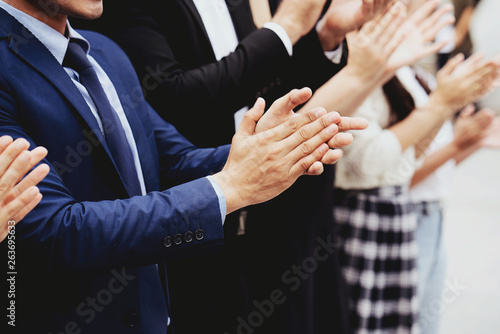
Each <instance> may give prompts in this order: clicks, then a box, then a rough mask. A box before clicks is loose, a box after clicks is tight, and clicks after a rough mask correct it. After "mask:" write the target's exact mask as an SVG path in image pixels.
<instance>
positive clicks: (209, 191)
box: [0, 76, 227, 272]
mask: <svg viewBox="0 0 500 334" xmlns="http://www.w3.org/2000/svg"><path fill="white" fill-rule="evenodd" d="M15 101H16V100H15V94H13V93H12V92H10V91H9V88H8V85H7V84H6V82H5V81H4V80H3V79H2V77H1V76H0V133H1V134H2V135H10V136H12V137H13V138H19V137H23V138H26V139H27V140H28V141H29V142H30V144H31V148H34V147H35V146H37V143H35V142H34V141H33V140H32V138H31V137H30V136H29V134H28V133H27V132H26V131H25V129H24V128H23V127H22V126H21V125H20V123H19V122H18V121H17V116H16V115H17V106H16V102H15ZM174 130H175V129H173V127H171V128H169V127H166V126H162V125H157V130H156V131H157V132H158V139H157V141H158V142H159V143H160V144H161V143H163V145H164V146H165V145H167V143H166V141H167V140H166V138H163V137H162V136H167V135H168V136H170V137H171V140H172V141H171V142H170V144H168V145H170V146H169V147H168V149H169V150H170V151H175V152H174V153H176V152H177V153H179V154H171V155H170V156H176V155H183V154H184V153H186V154H188V155H191V157H194V156H195V155H196V154H201V155H202V159H200V160H199V161H201V162H203V161H204V158H203V156H205V159H206V160H208V159H209V156H211V155H212V156H213V155H217V156H218V157H220V158H221V159H222V157H223V156H225V155H227V148H221V149H219V150H215V151H214V150H212V151H211V150H192V148H191V146H192V145H191V144H190V143H189V144H186V143H188V142H187V141H186V140H185V139H184V138H183V137H182V136H180V135H179V134H176V132H175V131H174ZM172 137H173V138H172ZM160 149H163V150H165V149H166V147H160V148H159V150H160ZM183 151H186V152H183ZM197 151H198V153H196V152H197ZM49 154H50V149H49ZM162 156H163V158H162ZM165 158H166V154H160V159H165ZM219 160H220V159H219ZM43 162H45V163H47V164H49V166H51V164H50V162H49V161H48V160H44V161H43ZM170 164H174V165H177V166H182V167H179V169H182V168H183V167H187V166H192V167H193V168H194V169H196V168H200V167H199V166H197V165H196V164H194V163H192V162H189V161H175V162H174V161H172V162H170ZM75 177H78V176H75ZM80 182H82V187H84V186H85V180H82V181H80ZM39 188H40V191H41V193H42V194H43V199H42V201H41V203H40V204H39V205H38V206H37V207H36V208H35V209H34V210H33V211H32V212H31V213H29V214H28V215H27V216H26V217H25V218H24V219H23V220H22V221H21V222H20V223H19V224H17V225H16V240H17V248H18V249H19V252H21V251H22V252H23V254H28V256H26V257H25V258H24V261H27V259H30V258H31V259H32V258H34V259H36V261H33V263H31V265H33V266H37V267H41V268H43V269H44V270H50V271H56V272H93V271H103V270H107V269H109V268H113V267H119V266H124V265H127V266H143V265H147V264H152V263H157V262H160V261H165V260H168V259H171V258H179V257H181V256H189V255H194V254H200V253H206V252H207V251H214V250H218V249H219V248H220V247H221V245H222V238H223V231H222V222H221V214H220V208H219V202H218V198H217V194H216V193H215V190H214V189H213V187H212V185H211V184H210V181H209V180H207V179H206V178H200V179H196V180H193V181H191V182H188V183H185V184H182V185H179V186H176V187H173V188H171V189H168V190H165V191H153V192H150V193H148V194H147V195H146V196H136V197H132V198H128V199H119V200H102V201H77V200H76V199H75V196H73V194H72V193H71V191H70V190H69V189H68V188H67V187H66V185H65V184H64V182H63V181H62V179H61V178H60V177H59V174H58V173H56V171H55V169H54V168H53V166H51V170H50V173H49V175H48V176H47V177H46V178H45V179H44V180H43V181H42V182H41V183H40V184H39ZM186 233H188V236H189V235H190V234H189V233H192V234H191V236H192V237H193V238H192V240H191V241H190V242H187V241H185V240H187V239H186V238H187V236H186ZM176 236H180V237H182V240H183V242H182V243H179V244H177V243H176V239H175V237H176ZM29 254H32V256H29ZM34 254H36V255H37V256H36V257H35V256H33V255H34ZM35 262H36V263H35ZM25 265H27V264H26V263H25Z"/></svg>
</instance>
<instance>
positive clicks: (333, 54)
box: [325, 43, 344, 64]
mask: <svg viewBox="0 0 500 334" xmlns="http://www.w3.org/2000/svg"><path fill="white" fill-rule="evenodd" d="M343 51H344V44H343V43H340V44H339V46H338V47H337V48H336V49H335V50H333V51H325V57H326V58H328V59H330V61H331V62H332V63H334V64H340V61H341V60H342V52H343Z"/></svg>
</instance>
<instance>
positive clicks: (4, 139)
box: [0, 136, 12, 146]
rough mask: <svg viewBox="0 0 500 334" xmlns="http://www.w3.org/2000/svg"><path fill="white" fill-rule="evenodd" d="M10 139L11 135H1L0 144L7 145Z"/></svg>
mask: <svg viewBox="0 0 500 334" xmlns="http://www.w3.org/2000/svg"><path fill="white" fill-rule="evenodd" d="M11 141H12V137H10V136H3V137H2V139H1V141H0V145H2V146H7V145H9V143H10V142H11Z"/></svg>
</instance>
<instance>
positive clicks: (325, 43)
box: [316, 20, 345, 51]
mask: <svg viewBox="0 0 500 334" xmlns="http://www.w3.org/2000/svg"><path fill="white" fill-rule="evenodd" d="M316 33H317V34H318V38H319V41H320V43H321V47H322V48H323V51H333V50H335V49H336V48H338V46H339V45H340V44H341V43H342V42H343V41H344V39H345V35H343V34H341V35H339V34H335V33H333V32H332V31H330V30H329V29H328V27H327V25H326V23H325V21H324V20H320V21H319V22H318V23H317V24H316Z"/></svg>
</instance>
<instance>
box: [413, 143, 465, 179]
mask: <svg viewBox="0 0 500 334" xmlns="http://www.w3.org/2000/svg"><path fill="white" fill-rule="evenodd" d="M458 154H460V150H459V149H458V147H457V146H456V145H454V144H453V143H449V144H448V145H446V146H443V147H442V148H440V149H439V150H437V151H436V152H434V153H432V154H431V155H429V156H428V157H427V158H426V159H425V160H424V163H423V165H422V167H421V168H420V169H418V170H417V171H415V174H414V175H413V178H412V180H411V184H410V186H415V185H417V184H418V183H420V182H421V181H423V180H425V179H426V178H427V177H428V176H429V175H431V174H432V173H434V172H435V171H436V170H437V169H438V168H439V167H441V166H442V165H444V164H445V163H446V162H447V161H449V160H450V159H454V158H455V157H456V156H457V155H458Z"/></svg>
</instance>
